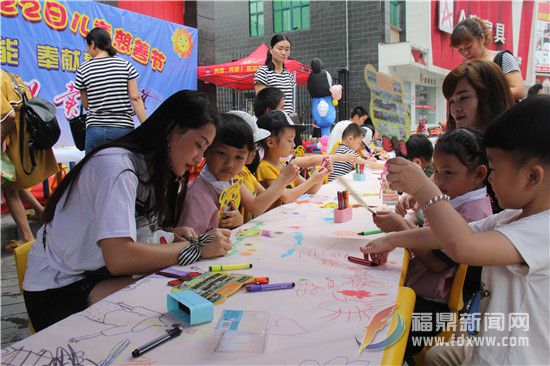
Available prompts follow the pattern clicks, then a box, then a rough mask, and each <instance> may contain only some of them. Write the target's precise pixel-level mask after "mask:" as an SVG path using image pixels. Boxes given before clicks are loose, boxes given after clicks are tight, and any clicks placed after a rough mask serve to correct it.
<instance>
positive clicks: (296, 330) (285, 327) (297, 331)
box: [268, 318, 310, 336]
mask: <svg viewBox="0 0 550 366" xmlns="http://www.w3.org/2000/svg"><path fill="white" fill-rule="evenodd" d="M268 332H269V334H272V335H278V336H296V335H302V334H307V333H310V330H308V329H306V328H305V327H303V326H302V325H300V323H298V321H297V320H295V319H292V318H280V319H277V320H275V321H274V322H272V324H271V326H270V327H269V330H268Z"/></svg>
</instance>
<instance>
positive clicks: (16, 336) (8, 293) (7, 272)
mask: <svg viewBox="0 0 550 366" xmlns="http://www.w3.org/2000/svg"><path fill="white" fill-rule="evenodd" d="M1 220H2V221H1V223H2V240H1V242H2V256H1V258H2V263H1V269H2V271H1V277H0V278H1V280H0V288H1V290H2V295H1V297H0V299H1V307H0V313H1V318H2V325H1V328H0V329H1V333H2V346H1V347H2V348H5V347H7V346H9V345H10V344H12V343H13V342H16V341H18V340H21V339H23V338H26V337H28V336H29V335H31V331H30V329H29V317H28V315H27V311H26V309H25V303H24V302H23V297H22V296H21V294H20V293H19V283H18V282H17V271H16V270H15V259H14V256H13V254H12V253H8V252H6V251H5V250H4V249H3V247H4V245H5V244H6V243H7V242H9V241H10V240H11V239H15V238H16V237H17V230H16V228H15V224H14V222H13V220H12V218H11V216H10V215H2V219H1ZM31 227H32V229H33V231H34V232H36V230H37V228H38V224H37V223H32V225H31Z"/></svg>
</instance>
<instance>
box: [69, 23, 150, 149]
mask: <svg viewBox="0 0 550 366" xmlns="http://www.w3.org/2000/svg"><path fill="white" fill-rule="evenodd" d="M86 43H87V50H88V53H89V54H90V55H91V56H92V59H91V60H88V61H86V62H84V63H83V64H82V65H80V67H79V68H78V70H77V72H76V83H75V87H76V89H78V90H80V96H81V100H82V105H83V106H84V107H85V108H86V109H87V110H88V114H87V116H86V154H88V153H89V152H90V151H92V150H93V149H94V148H95V147H97V146H99V145H103V144H105V143H107V142H110V141H112V140H116V139H117V138H119V137H121V136H124V135H125V134H127V133H128V132H130V131H132V130H133V129H134V121H133V118H132V107H133V109H134V110H135V112H136V115H137V117H138V119H139V121H140V122H141V123H143V122H144V121H145V119H146V118H147V116H146V114H145V107H144V105H143V101H142V99H141V96H140V94H139V90H138V87H137V81H136V79H137V78H138V77H139V74H138V72H137V71H136V69H135V68H134V67H133V66H132V64H131V63H129V62H128V61H126V60H124V59H122V58H118V57H115V56H114V55H115V54H116V51H115V49H114V48H113V46H112V45H111V37H110V35H109V33H108V32H107V31H106V30H104V29H102V28H94V29H92V30H91V31H90V33H88V35H87V36H86Z"/></svg>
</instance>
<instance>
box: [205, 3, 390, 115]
mask: <svg viewBox="0 0 550 366" xmlns="http://www.w3.org/2000/svg"><path fill="white" fill-rule="evenodd" d="M396 3H397V2H396ZM389 4H390V2H389V1H388V2H384V1H254V0H250V1H234V2H231V1H220V2H215V6H214V8H215V12H214V15H215V19H216V21H215V23H216V34H215V42H214V43H215V50H216V51H215V54H216V63H223V62H229V61H232V60H236V59H240V58H242V57H244V56H246V55H248V54H249V53H251V52H252V51H253V50H255V49H256V48H257V47H258V45H259V44H260V43H262V42H263V43H265V44H267V45H268V46H269V42H270V40H271V38H272V37H273V35H274V34H277V33H284V34H285V35H287V36H288V37H289V38H290V40H291V41H292V49H291V53H290V57H291V58H293V59H296V60H298V61H300V62H301V63H303V64H306V65H310V62H311V59H312V58H314V57H318V58H320V59H321V60H322V62H323V64H324V66H325V70H327V71H328V72H329V73H330V74H331V75H332V77H333V80H335V81H338V79H339V78H340V79H344V78H345V79H346V81H347V88H346V91H347V99H348V103H347V105H345V104H343V103H341V108H342V109H344V110H343V111H342V112H343V113H341V116H343V118H349V113H350V111H351V109H352V108H353V107H354V106H357V105H363V106H365V107H368V103H369V92H368V89H367V87H366V83H365V81H364V77H363V74H364V67H365V65H367V64H373V65H375V67H376V66H377V65H378V44H379V43H385V42H389V41H390V37H391V36H392V34H391V32H390V21H391V17H390V10H391V9H390V7H389ZM396 9H401V8H396ZM394 11H395V9H394ZM393 37H399V32H397V35H396V34H393ZM340 81H344V80H340ZM219 89H220V88H219ZM220 93H222V91H220V90H219V91H218V106H219V109H220V110H224V109H230V108H231V107H232V106H231V105H230V102H229V101H227V102H224V100H221V99H222V98H221V95H220ZM298 94H299V95H298V98H299V99H301V100H302V101H303V100H305V99H309V96H308V94H307V92H305V91H304V90H300V91H298ZM307 102H308V104H307V105H306V104H305V103H302V102H299V105H298V106H297V107H298V108H297V109H298V113H299V114H300V118H301V120H302V122H304V123H309V119H310V117H309V113H310V111H309V107H308V106H309V100H308V101H307ZM236 107H241V108H242V107H243V106H242V104H241V105H237V106H236Z"/></svg>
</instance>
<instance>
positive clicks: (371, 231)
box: [357, 229, 383, 236]
mask: <svg viewBox="0 0 550 366" xmlns="http://www.w3.org/2000/svg"><path fill="white" fill-rule="evenodd" d="M382 232H383V231H382V230H380V229H375V230H368V231H361V232H360V233H358V234H357V235H363V236H367V235H374V234H380V233H382Z"/></svg>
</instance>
